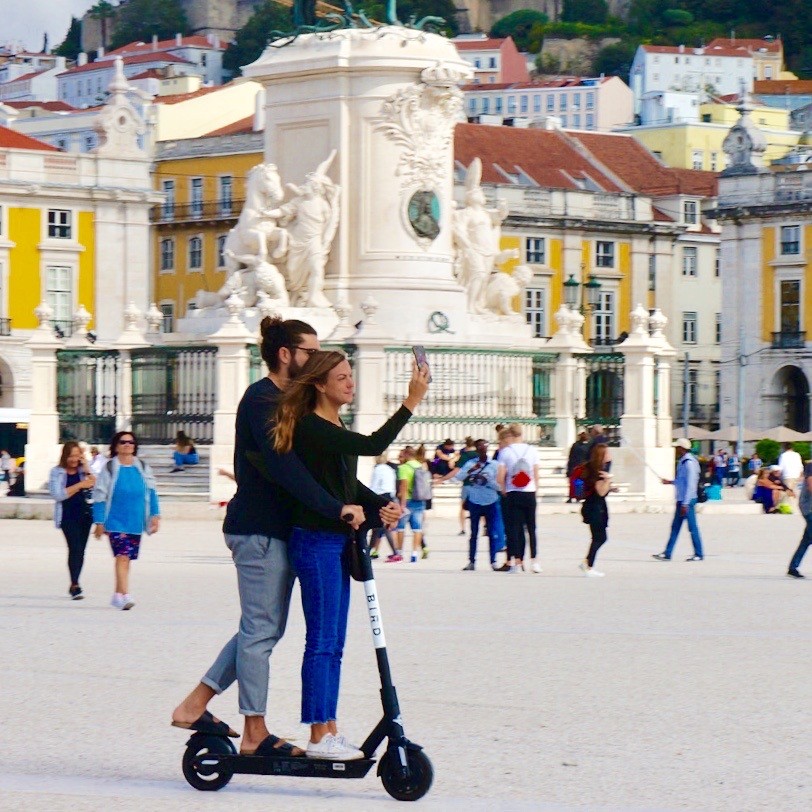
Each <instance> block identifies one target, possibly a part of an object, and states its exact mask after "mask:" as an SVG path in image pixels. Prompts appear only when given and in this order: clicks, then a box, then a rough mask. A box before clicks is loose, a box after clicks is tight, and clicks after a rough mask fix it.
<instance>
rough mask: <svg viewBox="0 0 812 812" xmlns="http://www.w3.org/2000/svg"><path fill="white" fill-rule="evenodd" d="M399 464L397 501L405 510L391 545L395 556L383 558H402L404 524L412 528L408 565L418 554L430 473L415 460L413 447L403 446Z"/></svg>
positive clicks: (429, 487) (415, 559)
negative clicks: (394, 550)
mask: <svg viewBox="0 0 812 812" xmlns="http://www.w3.org/2000/svg"><path fill="white" fill-rule="evenodd" d="M402 456H403V463H402V464H401V465H399V466H398V501H399V502H400V505H401V507H402V508H403V509H404V510H405V511H406V512H405V513H404V514H403V515H402V516H401V517H400V521H399V522H398V527H397V536H396V541H395V544H396V546H397V548H398V550H397V553H396V556H395V557H394V558H389V559H387V561H402V560H403V558H402V556H403V542H404V539H405V535H406V525H407V524H408V525H409V527H410V528H411V529H412V559H411V560H412V564H415V563H417V559H418V558H419V557H420V555H421V553H422V550H421V543H422V541H423V519H424V517H425V514H426V502H427V501H429V500H430V499H431V497H432V492H431V473H430V472H429V468H428V465H426V463H425V462H419V461H418V460H417V458H416V457H417V455H416V452H415V449H414V447H413V446H410V445H407V446H406V448H404V449H403V453H402Z"/></svg>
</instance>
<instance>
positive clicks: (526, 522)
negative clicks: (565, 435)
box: [498, 423, 541, 572]
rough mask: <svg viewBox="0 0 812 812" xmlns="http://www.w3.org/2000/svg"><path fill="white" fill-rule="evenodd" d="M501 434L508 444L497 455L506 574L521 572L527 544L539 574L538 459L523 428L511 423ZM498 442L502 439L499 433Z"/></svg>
mask: <svg viewBox="0 0 812 812" xmlns="http://www.w3.org/2000/svg"><path fill="white" fill-rule="evenodd" d="M504 434H505V440H506V441H507V443H508V444H507V445H506V446H505V447H504V448H503V449H501V450H500V452H499V475H498V483H499V487H500V489H501V490H502V492H503V493H504V494H505V535H506V536H507V546H508V550H507V553H508V560H509V561H510V569H509V570H508V571H509V572H519V571H520V570H523V569H524V550H525V546H526V543H527V541H529V542H530V562H531V568H532V570H533V572H541V567H540V566H539V564H538V561H536V489H537V487H538V472H539V464H538V455H537V454H536V449H535V448H533V446H531V445H528V444H527V443H526V442H524V440H523V439H522V427H521V426H519V425H518V424H517V423H511V425H509V426H508V427H507V428H506V429H505V430H504ZM499 439H500V440H501V439H502V435H501V433H500V436H499ZM525 530H527V539H525Z"/></svg>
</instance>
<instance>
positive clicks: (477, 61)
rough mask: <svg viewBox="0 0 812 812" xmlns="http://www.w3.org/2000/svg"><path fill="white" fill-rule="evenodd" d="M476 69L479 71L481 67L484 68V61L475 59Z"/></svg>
mask: <svg viewBox="0 0 812 812" xmlns="http://www.w3.org/2000/svg"><path fill="white" fill-rule="evenodd" d="M474 67H475V68H476V69H477V70H479V68H481V67H482V60H481V59H475V60H474Z"/></svg>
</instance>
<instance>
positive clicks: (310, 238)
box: [270, 150, 341, 307]
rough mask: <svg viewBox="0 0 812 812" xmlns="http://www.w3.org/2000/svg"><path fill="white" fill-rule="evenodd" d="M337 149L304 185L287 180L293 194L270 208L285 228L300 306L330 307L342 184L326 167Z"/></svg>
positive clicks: (289, 270)
mask: <svg viewBox="0 0 812 812" xmlns="http://www.w3.org/2000/svg"><path fill="white" fill-rule="evenodd" d="M335 155H336V151H335V150H333V151H332V152H331V153H330V155H329V156H328V157H327V159H326V160H324V161H323V162H322V163H321V164H319V166H318V168H317V169H316V171H315V172H311V173H309V174H308V175H307V179H306V180H305V182H304V183H303V184H302V185H301V186H296V185H295V184H293V183H288V184H287V187H288V189H290V191H291V192H292V193H293V195H294V196H293V198H292V199H291V200H289V201H288V202H287V203H283V204H282V205H281V206H279V208H277V209H274V210H273V211H272V212H270V216H271V217H273V218H276V220H277V221H278V223H279V225H280V226H281V227H282V228H284V229H285V231H286V239H287V255H286V262H285V271H286V272H285V278H286V280H287V285H288V291H289V293H290V298H291V300H292V302H293V304H294V305H295V306H297V307H330V300H329V299H328V298H327V297H326V296H325V295H324V268H325V265H326V264H327V257H328V255H329V254H330V246H331V245H332V243H333V237H335V233H336V229H337V228H338V215H339V210H338V199H339V196H340V194H341V187H340V186H338V185H337V184H335V183H333V181H332V180H330V178H329V177H328V175H327V170H328V169H329V168H330V164H331V163H332V162H333V159H334V158H335Z"/></svg>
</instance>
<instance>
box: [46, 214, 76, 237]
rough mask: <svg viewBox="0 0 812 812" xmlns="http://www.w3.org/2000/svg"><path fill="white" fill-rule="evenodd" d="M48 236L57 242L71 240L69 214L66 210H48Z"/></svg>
mask: <svg viewBox="0 0 812 812" xmlns="http://www.w3.org/2000/svg"><path fill="white" fill-rule="evenodd" d="M48 236H49V237H53V238H55V239H58V240H69V239H70V238H71V213H70V212H69V211H68V210H67V209H48Z"/></svg>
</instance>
